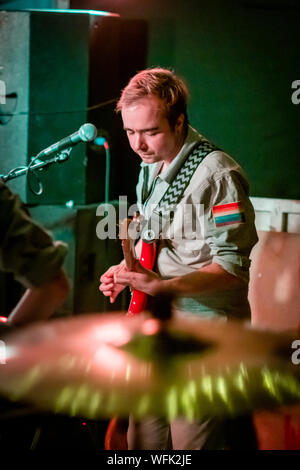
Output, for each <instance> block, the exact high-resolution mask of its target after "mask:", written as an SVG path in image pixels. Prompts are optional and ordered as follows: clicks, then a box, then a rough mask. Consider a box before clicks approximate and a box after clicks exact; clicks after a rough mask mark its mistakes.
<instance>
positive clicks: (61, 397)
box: [0, 312, 300, 420]
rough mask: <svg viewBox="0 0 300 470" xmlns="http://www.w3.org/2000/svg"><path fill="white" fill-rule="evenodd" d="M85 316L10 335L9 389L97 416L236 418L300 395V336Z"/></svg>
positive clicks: (1, 382) (191, 321) (3, 375)
mask: <svg viewBox="0 0 300 470" xmlns="http://www.w3.org/2000/svg"><path fill="white" fill-rule="evenodd" d="M160 325H161V324H160V323H159V322H158V320H155V319H151V318H150V317H148V316H147V315H145V314H142V315H138V316H135V317H133V318H128V317H127V318H126V317H125V312H118V313H114V314H85V315H81V316H76V317H72V318H69V319H59V320H52V321H48V322H45V323H40V324H35V325H32V326H28V327H25V328H22V329H20V330H18V331H16V332H12V333H11V334H9V335H6V337H5V354H6V358H5V364H1V365H0V394H2V395H3V396H4V397H6V398H9V399H10V400H13V401H19V400H20V401H23V402H28V403H30V404H34V405H35V406H38V407H40V408H41V409H42V410H47V411H53V412H56V413H64V414H68V415H71V416H84V417H86V418H90V419H97V418H100V417H109V416H111V415H114V414H118V415H119V416H122V415H127V414H128V413H129V412H130V413H132V414H133V415H135V416H136V417H142V416H144V415H146V414H151V415H153V414H154V415H158V416H162V417H166V418H168V419H172V418H175V417H176V416H184V417H186V418H187V419H190V420H193V419H199V418H203V417H205V416H223V415H236V414H239V413H244V412H247V411H250V410H253V409H266V408H272V407H275V406H279V405H282V404H292V403H297V402H299V400H300V367H299V366H296V365H294V364H293V363H292V361H291V355H292V352H293V350H292V349H291V345H292V342H293V340H294V339H295V338H296V333H295V334H292V333H284V334H283V333H274V332H267V331H259V330H254V329H252V328H251V327H250V326H249V325H245V324H242V323H240V322H238V321H227V322H223V321H219V320H215V321H213V320H210V321H208V320H199V318H197V319H195V318H192V317H191V318H189V317H188V318H173V319H172V320H169V321H167V322H166V323H165V325H166V326H165V327H164V328H163V329H161V328H160Z"/></svg>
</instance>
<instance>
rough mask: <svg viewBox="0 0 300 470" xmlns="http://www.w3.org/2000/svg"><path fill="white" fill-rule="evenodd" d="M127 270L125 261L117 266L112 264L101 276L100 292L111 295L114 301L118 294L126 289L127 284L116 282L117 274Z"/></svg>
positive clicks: (110, 297) (111, 300) (110, 298)
mask: <svg viewBox="0 0 300 470" xmlns="http://www.w3.org/2000/svg"><path fill="white" fill-rule="evenodd" d="M122 271H127V269H126V266H125V263H124V261H122V262H121V263H120V264H117V265H115V266H111V267H110V268H109V269H108V270H107V271H106V272H105V273H104V274H102V276H101V277H100V283H101V284H100V286H99V290H100V292H102V293H103V295H105V297H109V300H110V303H114V301H115V300H116V298H117V296H118V295H119V294H120V292H122V290H124V289H125V285H123V284H118V283H116V282H115V278H114V276H115V274H116V273H119V272H122Z"/></svg>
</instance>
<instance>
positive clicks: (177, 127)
mask: <svg viewBox="0 0 300 470" xmlns="http://www.w3.org/2000/svg"><path fill="white" fill-rule="evenodd" d="M183 125H184V114H183V113H181V114H180V115H179V116H178V118H177V121H176V124H175V131H177V132H182V129H183Z"/></svg>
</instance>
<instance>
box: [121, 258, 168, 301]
mask: <svg viewBox="0 0 300 470" xmlns="http://www.w3.org/2000/svg"><path fill="white" fill-rule="evenodd" d="M114 281H115V283H116V284H117V285H122V286H124V287H125V286H129V287H130V289H131V290H135V289H137V290H139V291H142V292H145V294H148V295H156V294H157V293H158V292H159V286H160V283H161V280H160V277H159V275H158V274H156V273H155V272H153V271H150V270H149V269H146V268H144V267H143V266H142V265H141V263H140V262H139V261H138V260H135V262H134V267H133V270H132V271H128V270H127V269H126V268H125V269H124V270H119V271H117V272H115V273H114Z"/></svg>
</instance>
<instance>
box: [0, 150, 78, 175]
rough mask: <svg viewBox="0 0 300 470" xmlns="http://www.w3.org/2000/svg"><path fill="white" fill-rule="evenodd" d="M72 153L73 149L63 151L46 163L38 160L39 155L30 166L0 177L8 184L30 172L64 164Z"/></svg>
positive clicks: (32, 160)
mask: <svg viewBox="0 0 300 470" xmlns="http://www.w3.org/2000/svg"><path fill="white" fill-rule="evenodd" d="M71 151H72V147H70V148H68V149H66V150H63V151H62V152H60V153H59V154H57V155H55V156H54V157H53V158H50V159H49V160H46V161H42V160H39V159H38V157H39V156H38V155H37V156H36V157H32V159H31V162H30V163H29V165H28V166H24V167H18V168H15V169H12V170H10V171H9V172H8V173H7V175H0V178H1V179H2V180H3V181H4V182H6V181H8V180H11V179H14V178H18V177H19V176H22V175H25V174H27V173H28V171H31V170H33V171H34V170H42V169H43V168H46V167H48V166H50V165H53V164H54V163H63V162H65V161H66V160H68V158H69V156H70V153H71ZM35 160H36V163H33V162H34V161H35Z"/></svg>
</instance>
